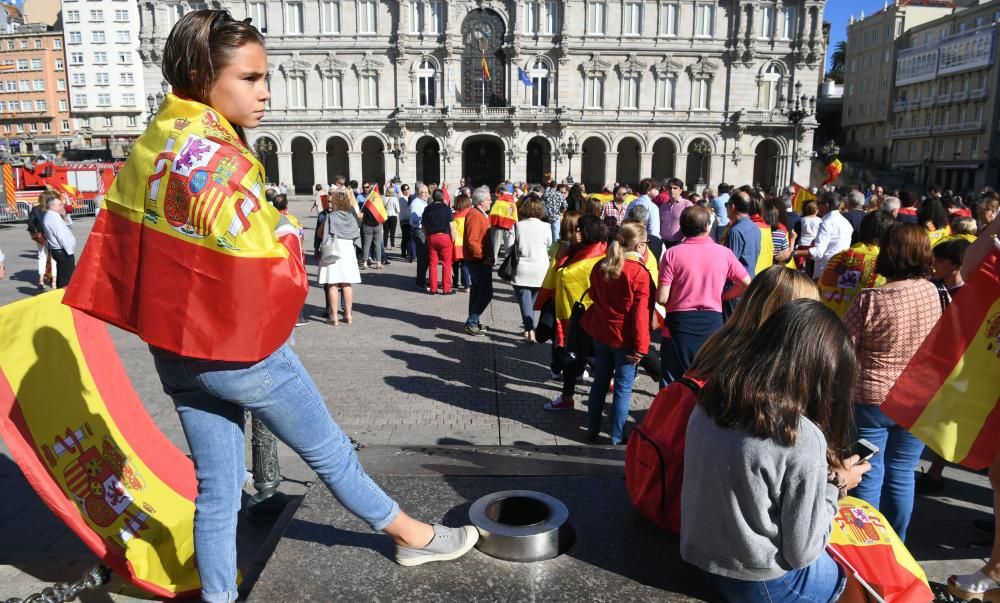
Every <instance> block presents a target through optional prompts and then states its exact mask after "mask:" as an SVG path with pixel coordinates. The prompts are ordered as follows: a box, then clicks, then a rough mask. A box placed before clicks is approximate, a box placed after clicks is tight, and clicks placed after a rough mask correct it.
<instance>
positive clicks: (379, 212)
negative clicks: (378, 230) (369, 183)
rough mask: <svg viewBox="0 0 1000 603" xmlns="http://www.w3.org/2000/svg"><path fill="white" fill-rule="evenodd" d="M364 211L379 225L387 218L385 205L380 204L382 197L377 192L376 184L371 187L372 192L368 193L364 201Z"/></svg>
mask: <svg viewBox="0 0 1000 603" xmlns="http://www.w3.org/2000/svg"><path fill="white" fill-rule="evenodd" d="M365 211H366V212H368V213H369V214H371V217H372V218H374V219H375V221H376V222H378V223H379V224H381V223H382V222H385V220H386V218H388V217H389V214H388V213H387V212H386V211H385V203H383V202H382V195H380V194H379V192H378V185H377V184H376V185H375V186H374V187H372V192H370V193H368V198H367V199H365Z"/></svg>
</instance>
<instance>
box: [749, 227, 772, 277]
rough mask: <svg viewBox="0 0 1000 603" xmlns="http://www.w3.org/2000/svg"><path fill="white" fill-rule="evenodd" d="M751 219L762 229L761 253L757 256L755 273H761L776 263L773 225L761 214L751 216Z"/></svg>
mask: <svg viewBox="0 0 1000 603" xmlns="http://www.w3.org/2000/svg"><path fill="white" fill-rule="evenodd" d="M750 221H751V222H753V223H754V224H756V225H757V228H759V229H760V255H758V256H757V267H756V268H755V271H754V274H760V273H761V272H764V271H765V270H767V269H768V268H770V267H771V266H772V265H773V264H774V238H772V236H771V227H770V225H768V223H767V222H765V221H764V218H762V217H760V214H753V215H752V216H750Z"/></svg>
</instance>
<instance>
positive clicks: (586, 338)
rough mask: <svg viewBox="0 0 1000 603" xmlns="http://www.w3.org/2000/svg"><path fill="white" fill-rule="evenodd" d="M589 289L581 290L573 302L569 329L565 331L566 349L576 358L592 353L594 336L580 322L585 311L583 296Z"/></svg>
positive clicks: (591, 354)
mask: <svg viewBox="0 0 1000 603" xmlns="http://www.w3.org/2000/svg"><path fill="white" fill-rule="evenodd" d="M589 292H590V289H587V290H586V291H584V292H583V295H581V296H580V299H578V300H576V301H575V302H573V309H572V311H570V314H569V331H568V332H567V333H566V350H567V351H568V352H569V353H571V354H573V355H574V356H576V357H577V358H586V357H588V356H593V355H594V338H593V337H591V336H590V333H588V332H587V331H586V330H585V329H584V328H583V325H581V324H580V323H581V322H582V321H583V315H584V313H586V312H587V306H585V305H583V298H584V297H586V296H587V293H589Z"/></svg>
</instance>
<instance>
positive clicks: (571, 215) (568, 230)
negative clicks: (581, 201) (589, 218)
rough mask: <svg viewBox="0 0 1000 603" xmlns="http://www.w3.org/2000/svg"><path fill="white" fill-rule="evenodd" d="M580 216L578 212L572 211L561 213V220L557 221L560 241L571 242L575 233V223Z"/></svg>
mask: <svg viewBox="0 0 1000 603" xmlns="http://www.w3.org/2000/svg"><path fill="white" fill-rule="evenodd" d="M582 215H583V214H581V213H580V212H578V211H573V210H572V209H571V210H569V211H567V212H563V215H562V219H561V220H559V240H560V241H566V242H567V243H572V242H573V235H574V234H575V233H576V223H577V222H579V221H580V216H582Z"/></svg>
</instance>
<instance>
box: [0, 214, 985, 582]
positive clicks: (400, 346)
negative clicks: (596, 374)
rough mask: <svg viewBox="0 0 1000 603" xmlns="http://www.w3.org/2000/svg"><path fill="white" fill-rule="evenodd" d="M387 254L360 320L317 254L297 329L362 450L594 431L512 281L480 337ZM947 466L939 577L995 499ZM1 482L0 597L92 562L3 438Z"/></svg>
mask: <svg viewBox="0 0 1000 603" xmlns="http://www.w3.org/2000/svg"><path fill="white" fill-rule="evenodd" d="M310 203H311V200H309V199H306V198H296V199H294V200H293V201H292V203H291V210H292V212H293V213H296V214H297V215H299V216H307V212H308V207H309V205H310ZM92 222H93V219H92V218H81V219H78V220H77V221H76V225H75V227H74V232H75V234H76V236H77V238H78V239H79V240H80V246H81V247H82V246H83V244H84V240H85V238H86V235H87V233H88V232H89V229H90V226H91V224H92ZM304 223H305V224H306V225H307V227H308V230H307V233H306V241H307V246H308V245H311V241H312V226H313V225H314V223H315V220H314V219H311V218H310V217H306V218H305V220H304ZM0 249H3V251H4V253H5V254H6V255H7V271H8V274H9V278H8V279H7V280H4V281H0V305H2V304H6V303H9V302H11V301H15V300H18V299H21V298H23V297H25V296H26V295H32V294H34V293H35V292H36V291H37V289H36V288H35V286H34V283H35V282H37V274H36V272H35V266H36V263H35V259H34V243H33V242H31V241H30V239H28V236H27V232H26V231H25V227H24V225H23V224H16V225H0ZM389 254H390V255H389V257H390V259H391V260H392V264H391V265H390V266H388V267H387V269H386V270H380V271H372V270H369V271H366V272H364V273H362V281H363V282H362V284H360V285H358V286H356V287H355V306H354V308H355V309H354V324H352V325H344V324H341V325H340V326H338V327H333V326H329V325H326V324H324V323H323V321H322V317H321V314H322V313H323V308H324V305H325V304H324V300H323V291H322V288H321V287H320V286H318V285H317V284H316V283H315V275H316V270H317V269H316V267H315V264H314V263H312V265H311V266H310V267H309V274H310V279H311V287H310V291H309V296H308V299H307V301H306V307H305V310H304V313H305V315H306V317H307V319H308V320H309V324H308V325H307V326H305V327H301V328H297V329H296V331H295V342H294V348H293V349H294V350H295V351H296V352H297V353H298V354H299V356H300V357H301V358H302V361H303V363H304V364H305V366H306V368H307V369H308V370H309V371H310V373H311V374H312V376H313V378H314V379H315V381H316V383H317V386H318V387H319V389H320V391H321V392H322V393H323V395H324V396H325V398H326V401H327V405H328V407H329V408H330V411H331V413H332V414H333V416H334V418H335V419H336V420H337V421H338V422H339V423H340V425H341V426H342V427H343V428H344V430H345V431H346V432H348V433H349V434H351V435H352V436H354V437H355V438H356V439H358V440H360V441H362V442H363V443H365V444H367V445H369V446H371V449H370V450H369V451H363V452H362V458H363V460H364V459H365V458H367V457H368V456H369V454H376V455H377V454H378V452H377V451H379V450H383V449H398V447H401V446H420V445H448V446H450V445H466V444H468V445H477V446H488V445H492V446H518V447H523V448H530V447H534V446H556V445H578V444H580V443H581V442H582V439H583V435H584V418H585V409H584V407H583V404H582V401H583V399H584V397H585V396H586V391H585V386H584V385H583V384H581V385H580V386H579V388H578V393H577V401H578V404H577V409H576V410H573V411H568V412H562V413H546V412H545V411H543V410H542V409H541V407H542V405H543V404H544V403H545V402H546V401H547V400H549V399H551V398H552V397H553V396H555V395H556V394H557V393H558V391H559V383H558V382H555V381H550V380H547V378H548V367H547V365H548V360H549V347H548V346H547V345H526V344H523V343H521V342H520V341H519V340H520V332H521V329H520V316H519V313H518V310H517V306H516V304H515V303H514V300H513V295H512V291H511V288H510V287H509V286H508V285H506V284H503V283H502V282H500V281H496V283H495V284H496V297H495V300H494V303H493V304H492V305H491V306H490V308H489V310H488V311H487V313H486V314H485V315H484V323H486V324H488V325H490V326H491V328H492V332H491V333H490V335H488V336H487V337H471V336H468V335H466V334H465V333H464V331H463V330H462V326H463V322H464V319H465V313H466V304H467V302H468V298H467V295H465V294H458V295H453V296H450V297H444V296H429V295H427V294H426V293H424V292H423V291H418V290H416V288H415V286H414V264H409V263H406V262H401V261H399V260H398V259H397V254H398V248H394V249H390V250H389ZM112 331H113V333H112V335H113V338H114V340H115V344H116V346H117V347H118V350H119V353H120V355H121V358H122V362H123V364H124V365H125V368H126V371H127V372H128V374H129V377H130V378H131V379H132V381H133V385H134V387H135V389H136V390H137V392H138V393H139V396H140V398H141V399H142V400H143V401H144V402H145V403H146V407H147V410H148V411H149V413H150V415H151V416H152V417H153V419H154V421H156V423H157V424H158V425H159V427H160V428H161V429H162V430H163V432H164V433H165V434H166V435H167V437H168V438H170V439H171V440H172V441H173V442H174V443H175V444H176V445H177V446H178V447H179V448H181V449H182V450H186V444H185V442H184V437H183V434H182V432H181V430H180V425H179V422H178V420H177V417H176V414H175V412H174V410H173V407H172V404H171V403H170V400H169V399H168V398H167V397H166V396H165V395H164V394H163V393H162V390H161V389H160V385H159V380H158V379H157V377H156V374H155V371H154V370H153V366H152V359H151V357H150V355H149V353H148V351H147V350H146V347H145V344H143V343H142V342H141V341H139V340H138V339H137V338H136V337H134V336H133V335H131V334H128V333H124V332H121V331H117V330H114V329H113V330H112ZM0 336H2V334H0ZM655 391H656V389H655V384H654V383H653V381H652V380H651V379H649V378H648V377H646V376H640V378H639V379H638V380H637V383H636V392H635V394H634V398H633V407H632V408H633V411H632V420H634V419H639V420H641V417H642V414H643V412H644V411H645V409H647V408H648V405H649V403H650V401H651V399H652V396H653V395H654V393H655ZM248 439H249V438H248ZM605 442H606V440H605ZM383 447H386V448H383ZM248 448H249V446H248ZM248 454H249V452H248ZM279 454H280V459H281V463H282V466H281V468H282V474H283V475H284V476H285V477H286V478H287V481H286V482H285V484H284V485H283V486H282V490H283V491H285V492H288V493H289V494H301V493H303V492H304V490H305V488H306V486H308V485H309V484H310V483H311V480H312V479H313V475H312V473H311V472H310V471H309V470H308V468H306V467H305V466H304V465H303V464H302V463H301V461H299V460H298V459H297V457H294V455H292V454H290V452H289V451H288V450H287V449H286V448H284V447H283V446H281V447H280V449H279ZM248 463H249V456H248ZM619 464H620V461H619ZM390 473H391V472H390ZM946 476H948V477H953V478H956V481H954V482H952V484H953V485H952V486H950V487H949V489H948V490H946V492H945V495H946V496H940V497H933V498H929V499H927V498H925V499H922V500H918V504H917V509H916V511H915V516H916V518H917V520H916V521H917V525H915V527H914V529H913V530H912V532H913V536H912V539H913V542H914V543H919V546H914V550H915V551H917V556H918V558H919V559H921V560H922V561H925V562H926V563H925V567H926V568H927V569H928V573H929V574H930V575H931V576H932V577H934V578H936V579H938V580H940V579H942V578H943V577H944V576H946V575H947V574H948V573H952V572H954V571H967V570H969V568H971V569H975V568H976V567H977V565H976V564H977V563H981V561H980V560H978V559H977V558H979V557H981V556H982V555H984V554H986V551H984V550H983V549H970V548H968V546H967V545H968V544H969V542H971V541H974V540H977V539H978V540H983V537H982V536H977V535H976V534H975V533H974V532H972V528H971V527H968V522H967V521H966V520H967V518H970V517H985V516H987V515H986V514H987V513H989V511H990V509H989V505H990V499H989V485H988V483H987V482H986V479H985V477H984V476H982V475H978V474H974V473H970V472H966V471H962V470H951V469H949V470H948V471H947V472H946ZM0 489H2V491H4V492H5V493H6V494H7V495H6V496H5V497H4V498H2V499H0V599H2V598H5V597H11V596H22V597H23V596H25V595H27V594H29V593H30V592H33V591H35V590H37V589H39V588H40V587H41V586H43V585H44V584H45V583H47V582H50V581H53V580H65V579H75V578H76V577H78V576H79V574H80V573H81V572H82V571H83V569H84V568H86V567H89V565H90V564H92V563H93V557H92V556H91V555H90V554H89V552H88V551H87V550H86V549H85V548H84V547H83V545H82V544H80V542H79V541H78V539H76V537H75V535H73V534H72V533H71V532H68V531H67V530H66V529H65V528H64V527H62V524H61V523H60V522H58V520H56V519H55V518H54V516H52V514H51V513H50V512H48V510H47V508H45V507H44V505H43V504H42V503H41V502H40V501H39V500H38V498H37V496H35V495H34V493H33V492H32V491H31V490H30V487H28V486H27V484H26V482H25V481H24V479H23V478H22V477H21V475H20V472H19V471H18V469H17V467H16V466H15V465H14V464H13V462H12V461H11V460H10V456H9V454H8V453H7V451H6V449H5V448H3V445H2V443H0ZM241 529H242V530H243V533H242V535H241V538H242V539H243V540H242V541H241V555H243V556H244V557H243V558H242V559H241V567H247V564H249V563H250V562H251V561H252V558H253V556H254V555H255V554H256V552H257V548H255V547H259V546H260V545H261V543H263V542H264V541H265V539H266V537H267V533H266V531H264V530H259V529H253V528H251V527H249V526H243V527H241ZM113 590H117V587H116V588H115V589H113ZM102 596H103V595H102ZM113 598H114V599H115V600H123V598H124V599H128V597H127V596H124V597H123V596H122V595H113ZM88 600H107V599H101V598H100V597H98V598H94V599H88Z"/></svg>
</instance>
